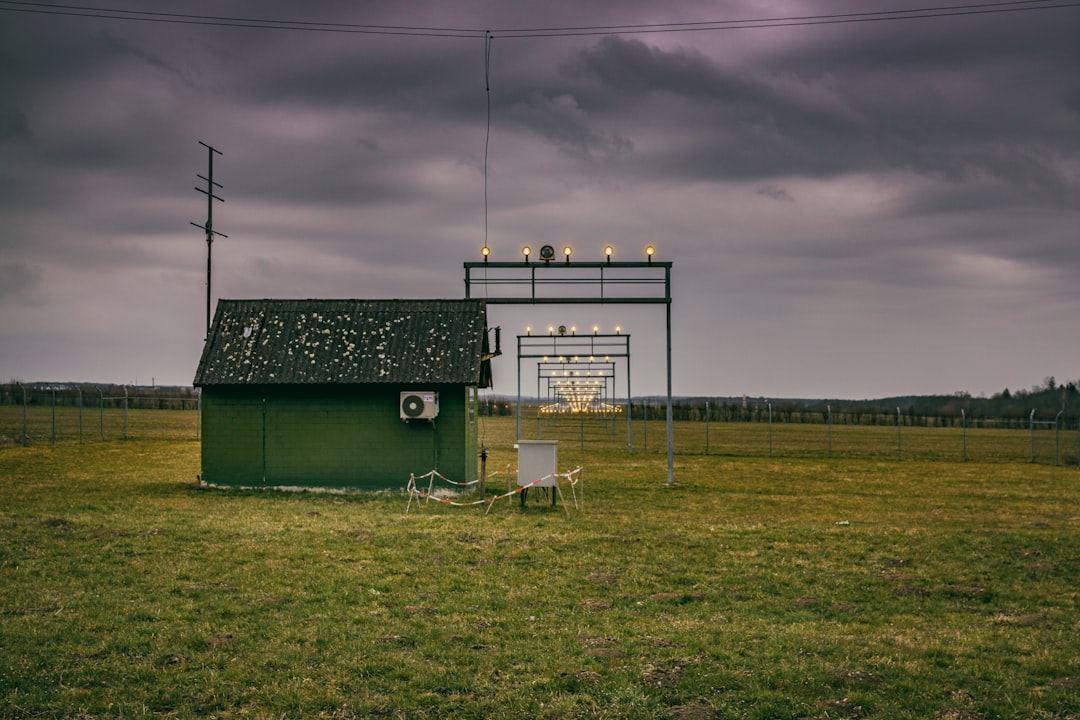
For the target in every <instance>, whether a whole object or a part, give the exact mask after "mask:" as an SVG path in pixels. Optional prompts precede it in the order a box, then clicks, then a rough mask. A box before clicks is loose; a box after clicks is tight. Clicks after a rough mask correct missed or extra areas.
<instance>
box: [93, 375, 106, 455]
mask: <svg viewBox="0 0 1080 720" xmlns="http://www.w3.org/2000/svg"><path fill="white" fill-rule="evenodd" d="M94 389H95V390H97V391H98V432H100V433H101V441H102V442H105V393H104V392H102V391H101V388H100V387H98V386H97V385H95V386H94Z"/></svg>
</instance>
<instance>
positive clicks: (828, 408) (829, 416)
mask: <svg viewBox="0 0 1080 720" xmlns="http://www.w3.org/2000/svg"><path fill="white" fill-rule="evenodd" d="M825 413H826V416H827V419H828V421H829V427H828V437H829V457H832V405H826V406H825Z"/></svg>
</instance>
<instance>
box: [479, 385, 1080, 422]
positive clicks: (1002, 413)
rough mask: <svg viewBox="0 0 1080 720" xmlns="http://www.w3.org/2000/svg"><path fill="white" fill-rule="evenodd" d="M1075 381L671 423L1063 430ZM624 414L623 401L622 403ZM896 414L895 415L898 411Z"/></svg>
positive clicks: (496, 403) (761, 402)
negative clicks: (1042, 426)
mask: <svg viewBox="0 0 1080 720" xmlns="http://www.w3.org/2000/svg"><path fill="white" fill-rule="evenodd" d="M1078 383H1080V381H1076V380H1072V381H1068V382H1065V383H1060V384H1059V383H1058V382H1057V381H1056V380H1055V379H1054V377H1053V376H1051V377H1048V378H1046V379H1045V380H1044V381H1043V383H1042V384H1041V385H1036V386H1035V387H1033V388H1031V389H1029V390H1016V391H1012V390H1009V389H1008V388H1005V389H1004V390H1002V391H1001V392H998V393H995V394H994V395H991V396H990V397H985V396H979V397H976V396H973V395H972V394H971V393H968V392H956V393H953V394H952V395H911V396H902V397H888V398H878V399H873V400H828V399H824V400H823V399H813V400H809V399H783V398H775V399H770V398H766V397H748V396H743V397H738V398H736V397H706V396H693V397H678V398H672V417H673V419H674V420H683V421H691V422H695V421H696V422H704V421H706V420H709V421H713V422H768V421H770V420H771V421H772V422H779V423H827V422H830V421H831V422H833V423H836V424H845V425H895V424H896V422H897V420H898V418H899V420H900V422H901V423H902V424H904V425H912V426H926V427H960V426H961V425H962V424H967V425H969V426H973V425H975V426H977V425H993V426H996V427H1012V428H1016V427H1028V425H1029V423H1030V422H1031V420H1032V411H1034V419H1035V420H1036V421H1038V422H1042V423H1045V422H1052V421H1054V420H1056V419H1058V418H1059V416H1060V419H1061V421H1062V422H1063V423H1064V424H1063V427H1075V426H1076V424H1077V419H1078V417H1080V390H1078V389H1077V386H1078ZM516 402H517V398H516V397H510V396H505V395H495V396H489V397H487V398H482V400H481V406H480V412H481V414H483V415H486V416H499V415H514V414H515V412H516V409H515V403H516ZM622 403H623V405H622V407H623V408H624V410H623V412H625V400H623V401H622ZM522 404H523V411H525V409H526V407H532V408H535V406H536V404H537V400H536V399H535V398H523V399H522ZM666 406H667V400H666V398H665V397H663V396H647V397H635V398H633V399H632V401H631V415H632V418H633V419H635V420H638V419H643V418H645V417H646V416H647V417H648V419H649V420H660V419H663V418H665V417H666ZM898 409H899V412H898V411H897V410H898Z"/></svg>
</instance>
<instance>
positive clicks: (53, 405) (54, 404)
mask: <svg viewBox="0 0 1080 720" xmlns="http://www.w3.org/2000/svg"><path fill="white" fill-rule="evenodd" d="M49 442H50V443H52V444H53V445H55V444H56V386H55V385H53V389H52V437H51V438H49Z"/></svg>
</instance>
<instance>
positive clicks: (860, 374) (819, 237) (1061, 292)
mask: <svg viewBox="0 0 1080 720" xmlns="http://www.w3.org/2000/svg"><path fill="white" fill-rule="evenodd" d="M119 2H120V4H121V6H123V7H126V8H129V9H139V8H140V7H141V4H138V3H134V2H131V3H128V2H127V1H126V0H119ZM900 4H901V5H904V4H905V2H904V0H901V3H900ZM906 4H907V5H910V4H912V3H910V2H908V3H906ZM921 4H923V5H925V3H921ZM863 8H864V5H863V4H862V3H858V2H845V1H844V0H831V1H830V2H829V3H821V2H811V3H800V4H799V13H800V14H814V13H815V12H821V13H826V12H844V11H846V10H851V11H860V10H862V9H863ZM173 9H176V10H177V12H195V13H198V12H205V13H208V14H224V13H223V11H222V10H220V6H219V4H217V3H202V2H194V3H187V4H184V7H183V8H179V6H176V7H175V8H173ZM785 12H789V11H786V10H784V9H783V8H782V6H781V5H779V4H766V5H765V6H764V9H763V8H762V6H761V4H760V3H741V2H732V3H724V4H722V5H717V4H715V3H697V2H692V1H691V0H682V1H680V2H677V3H674V4H670V3H668V4H663V5H658V4H656V3H653V2H644V1H643V2H620V3H587V4H582V3H580V2H569V1H567V2H561V1H559V0H553V2H548V3H543V4H521V3H513V4H511V3H501V2H485V1H483V0H476V1H471V2H462V3H454V4H453V5H452V6H451V5H444V4H436V3H412V4H408V5H402V4H375V5H372V6H370V7H369V6H366V5H365V6H358V5H357V4H355V3H351V2H321V3H315V4H313V3H309V4H307V5H304V6H300V5H297V4H295V3H288V4H286V3H283V2H239V3H235V4H233V5H231V6H230V11H229V13H228V14H230V15H235V16H238V17H245V16H248V17H255V16H261V17H267V18H277V19H303V20H312V21H325V22H346V23H348V22H357V23H370V24H386V25H423V26H432V27H433V26H445V27H449V26H453V27H475V28H494V29H496V30H498V29H499V28H521V27H554V26H559V25H564V26H565V25H611V24H620V23H634V22H665V21H700V20H715V19H724V18H740V17H741V18H745V17H754V16H758V15H762V14H765V13H774V14H783V13H785ZM1078 19H1080V13H1078V12H1076V11H1073V10H1062V11H1058V12H1057V14H1055V13H1052V12H1050V11H1045V12H1029V13H1014V14H1012V15H1011V16H1008V17H1007V16H1004V15H1000V16H987V17H983V18H968V19H952V20H927V21H911V22H906V23H891V22H890V23H858V24H850V25H836V26H822V27H802V28H769V29H760V30H745V31H719V32H716V31H713V32H704V33H659V34H650V35H640V36H629V35H620V36H607V37H605V36H584V37H572V38H567V37H563V38H529V39H525V38H512V37H508V36H506V35H504V36H501V37H497V38H496V40H495V42H494V44H493V46H492V49H493V54H492V64H491V67H490V71H491V72H490V79H491V92H490V94H488V93H486V92H485V76H484V44H483V41H482V40H481V39H479V38H470V39H461V38H434V39H433V38H419V37H389V36H379V35H361V34H343V33H307V32H292V31H261V30H241V29H237V28H222V27H202V26H175V25H167V24H159V23H126V22H115V21H105V20H95V19H86V18H62V17H45V16H41V17H28V16H24V15H17V14H14V13H3V14H2V15H0V87H2V88H3V92H2V93H0V214H2V216H3V217H4V218H5V231H4V233H3V235H2V238H0V241H2V243H3V246H2V251H3V252H2V255H0V288H2V289H0V322H3V324H4V325H3V327H4V329H5V331H7V333H6V335H10V334H11V333H12V332H16V331H17V332H18V333H20V337H21V338H22V339H23V341H24V342H23V343H22V347H23V348H24V350H23V351H21V354H20V355H19V356H18V358H16V357H15V356H14V355H5V354H4V350H5V349H6V347H7V346H5V347H4V348H0V366H2V367H0V370H2V371H3V372H6V373H8V374H19V375H22V376H25V377H28V378H29V377H30V375H33V374H35V373H41V374H42V377H48V376H50V375H51V376H53V377H63V378H71V379H80V378H83V379H88V380H121V381H130V380H131V378H132V376H133V375H135V374H141V375H142V376H144V377H145V376H149V375H151V374H153V375H156V376H157V377H158V378H159V379H161V378H164V377H166V376H169V377H170V380H172V381H175V382H188V381H189V380H190V377H191V372H192V370H193V367H194V364H195V363H196V362H197V359H198V351H199V343H200V341H201V338H202V336H203V335H202V333H203V329H202V327H201V324H202V317H203V312H204V308H203V302H204V300H205V298H204V292H205V286H204V284H203V283H204V277H203V273H204V269H205V261H206V256H205V254H206V244H205V240H204V238H203V237H202V235H201V232H200V231H199V230H198V229H196V228H193V227H191V226H190V224H189V223H190V222H192V221H194V222H196V223H202V222H203V221H204V220H205V214H206V200H205V197H204V196H202V195H200V194H199V193H197V192H195V190H194V187H195V185H197V184H198V185H201V184H202V183H201V181H199V180H197V179H196V177H195V176H196V174H198V173H205V172H206V165H207V154H206V149H205V148H203V147H201V146H199V145H198V144H197V141H198V140H203V141H205V142H209V143H211V144H213V145H215V147H218V148H219V149H221V150H223V151H224V155H223V156H219V157H217V158H216V159H215V179H216V180H217V181H219V182H221V183H222V184H223V185H224V188H223V189H222V190H221V191H220V193H221V195H222V196H223V197H224V198H225V200H226V201H225V202H224V203H219V204H216V205H215V221H214V226H215V228H216V229H218V230H219V231H221V232H224V233H226V234H228V235H229V237H228V238H219V240H218V241H216V242H215V244H214V246H213V248H214V264H215V265H214V266H215V284H214V291H215V293H214V294H215V296H222V297H266V296H282V297H305V296H316V297H318V296H324V297H349V296H352V297H394V296H397V297H401V296H414V297H455V296H459V295H460V294H461V289H462V288H461V267H460V263H461V260H463V259H469V258H472V257H476V253H477V252H478V249H479V247H480V246H481V245H482V244H483V243H485V242H486V243H488V244H489V245H490V246H491V247H492V248H493V250H494V253H495V256H496V257H497V258H499V259H507V257H508V256H510V257H512V258H515V259H516V258H517V257H518V255H517V250H518V247H519V246H520V245H521V244H525V243H531V244H534V245H535V244H537V243H540V242H563V241H567V242H572V243H573V244H574V245H575V247H576V248H577V253H576V254H575V258H576V257H579V256H580V257H592V255H591V253H599V251H600V248H602V247H603V244H604V243H606V242H613V243H614V244H615V245H616V247H617V248H618V250H617V257H619V258H626V259H633V258H634V257H636V256H637V253H638V252H640V248H643V247H644V245H645V244H646V243H655V244H657V246H658V248H660V254H661V255H662V256H663V257H664V259H671V260H674V261H675V263H676V284H675V302H674V313H675V318H674V321H675V324H676V334H675V339H676V347H675V354H676V357H677V358H678V360H677V375H676V385H677V387H676V391H677V392H687V393H723V392H730V393H742V392H755V391H756V392H758V393H768V394H770V395H778V394H783V393H788V394H800V395H804V394H808V393H809V394H818V393H822V394H833V395H860V394H870V393H877V392H880V393H881V394H887V393H888V392H889V391H896V392H918V391H924V390H953V389H972V390H976V391H978V390H980V389H985V388H990V389H995V388H996V387H1003V386H1005V385H1012V386H1016V385H1022V384H1026V383H1028V382H1036V381H1038V380H1040V379H1041V378H1043V377H1045V376H1046V375H1049V374H1057V375H1058V376H1059V377H1064V376H1066V375H1067V374H1068V373H1067V371H1062V370H1060V369H1059V368H1058V366H1057V365H1054V366H1052V367H1044V366H1042V365H1041V364H1040V363H1039V362H1037V361H1035V360H1033V359H1032V357H1031V354H1030V353H1024V352H1016V351H1015V349H1014V348H1013V347H1012V346H1014V345H1017V343H1018V341H1019V339H1023V340H1024V341H1027V342H1031V343H1035V344H1037V345H1038V346H1039V347H1040V349H1041V350H1042V353H1041V355H1042V356H1046V357H1050V356H1052V357H1055V358H1056V357H1071V356H1073V355H1075V352H1076V351H1077V350H1078V348H1077V347H1076V343H1075V341H1074V340H1071V339H1070V338H1071V337H1072V336H1073V335H1075V333H1072V332H1071V331H1068V330H1066V331H1063V329H1066V328H1067V327H1068V322H1069V320H1068V319H1069V318H1071V317H1073V316H1075V304H1076V303H1077V302H1080V291H1078V290H1077V289H1076V284H1075V282H1074V281H1073V280H1072V278H1074V277H1075V276H1076V274H1077V273H1080V256H1078V255H1077V254H1076V253H1075V252H1074V251H1073V246H1074V245H1075V228H1076V227H1077V226H1078V225H1080V208H1078V202H1080V133H1078V132H1077V129H1078V127H1080V59H1078V55H1077V52H1078V50H1077V47H1078V46H1077V44H1076V43H1075V38H1076V36H1077V33H1076V31H1077V27H1078V26H1077V21H1078ZM489 99H490V101H491V109H492V114H491V118H492V125H491V127H490V134H488V132H487V131H488V129H489V128H488V127H487V123H486V121H487V113H486V109H487V101H488V100H489ZM485 145H487V148H486V149H487V157H486V158H485ZM485 167H486V172H487V175H486V178H487V181H488V183H487V186H486V188H485ZM485 189H486V195H485ZM485 200H486V201H487V203H488V205H489V208H490V213H489V215H488V216H485V214H484V207H485ZM597 257H599V255H597ZM605 313H606V314H605ZM616 317H618V319H619V320H621V322H622V323H623V324H624V326H625V327H628V328H629V327H630V326H631V325H633V326H634V327H633V332H635V333H636V334H637V335H636V337H642V338H645V337H647V336H649V333H650V332H652V330H655V323H654V322H653V321H654V320H655V318H654V317H653V316H652V315H651V314H650V313H648V312H644V311H642V312H616V311H614V310H612V311H611V312H608V310H607V309H604V310H595V309H593V308H589V309H580V308H578V309H567V308H564V309H560V310H558V311H555V310H552V311H550V312H549V311H548V310H547V309H544V310H543V311H540V310H533V311H531V312H524V311H523V312H521V313H517V314H515V313H510V312H509V311H505V310H504V309H501V308H500V309H497V310H493V311H492V320H493V322H495V323H497V324H503V325H504V330H506V332H513V330H512V329H507V328H510V327H511V324H520V325H522V326H523V325H524V324H526V323H530V322H531V323H533V324H539V323H541V322H543V323H545V324H548V323H552V322H554V323H555V324H560V323H562V322H577V323H578V324H579V325H585V324H588V325H590V326H591V325H592V324H593V323H601V324H608V323H609V322H614V319H615V318H616ZM151 318H152V320H151ZM650 323H653V324H650ZM35 327H37V328H41V327H49V328H50V334H49V336H48V337H44V336H42V335H40V334H35V332H34V328H35ZM80 327H82V328H86V327H94V329H95V333H96V334H95V340H94V341H95V343H96V344H97V345H98V346H99V347H100V348H102V350H101V352H100V353H97V355H95V357H98V356H100V358H101V363H100V364H98V365H94V366H93V367H90V366H71V365H69V366H66V367H61V366H60V365H59V364H58V365H57V366H56V367H55V368H53V367H52V366H49V365H44V364H41V363H35V364H34V365H32V366H26V365H25V364H24V365H23V366H20V367H15V366H14V365H15V364H16V363H17V361H18V362H22V360H21V359H22V358H31V359H32V358H34V357H35V354H37V355H39V356H40V355H41V353H42V352H43V349H45V348H55V347H57V344H58V343H59V342H60V340H58V338H64V337H69V338H72V342H75V343H78V342H84V341H85V333H84V332H83V331H81V330H80V329H79V328H80ZM700 328H706V329H707V331H706V332H702V331H700V330H699V329H700ZM133 329H134V330H136V331H137V332H136V333H134V334H136V335H137V336H138V337H139V338H140V341H139V343H138V344H136V343H135V342H133V341H132V339H131V338H132V336H133V333H132V330H133ZM80 333H82V334H80ZM1001 338H1009V342H1007V343H1003V342H1002V340H1001ZM648 345H650V344H648V343H643V344H642V350H641V352H642V353H643V357H641V358H640V359H638V358H636V359H635V367H638V368H642V369H643V370H647V372H648V373H651V374H649V375H648V376H649V377H653V376H656V375H658V374H659V370H658V368H659V367H660V366H659V365H658V364H657V363H658V359H657V357H656V356H655V354H654V353H652V351H653V350H655V348H652V347H648ZM927 347H934V348H936V351H935V359H937V360H940V362H937V363H926V362H923V361H922V358H924V357H925V354H926V350H925V348H927ZM35 348H36V349H35ZM147 348H155V350H153V351H148V350H147ZM837 348H847V349H848V351H847V353H846V357H857V358H858V360H859V364H855V363H853V362H848V361H846V360H845V362H837V360H836V357H837V356H838V354H837ZM852 348H858V352H857V353H854V352H852ZM657 352H659V351H657ZM974 357H977V358H978V359H979V361H978V362H974V361H972V360H971V358H974ZM764 358H767V359H769V362H768V363H765V362H762V359H764ZM830 358H831V360H830ZM639 360H640V362H639ZM718 363H720V366H721V367H722V370H721V371H718V370H717V365H718ZM166 365H167V366H168V369H167V370H166V369H164V366H166ZM1036 365H1038V367H1036ZM770 366H771V368H772V370H773V371H778V372H770V371H769V370H768V369H767V368H768V367H770ZM28 368H29V369H28ZM953 368H956V369H955V370H953ZM1018 374H1021V375H1022V377H1017V375H1018ZM513 380H514V378H513V369H512V368H507V367H506V366H505V365H504V366H500V369H498V370H497V382H502V383H504V384H505V385H506V386H509V385H512V383H513ZM637 383H638V381H637V379H635V386H637ZM886 385H887V386H888V388H887V389H886ZM943 385H944V386H945V387H942V386H943ZM898 386H899V387H898ZM503 389H505V387H503ZM641 391H642V392H655V391H657V388H653V387H644V386H642V387H641Z"/></svg>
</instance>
